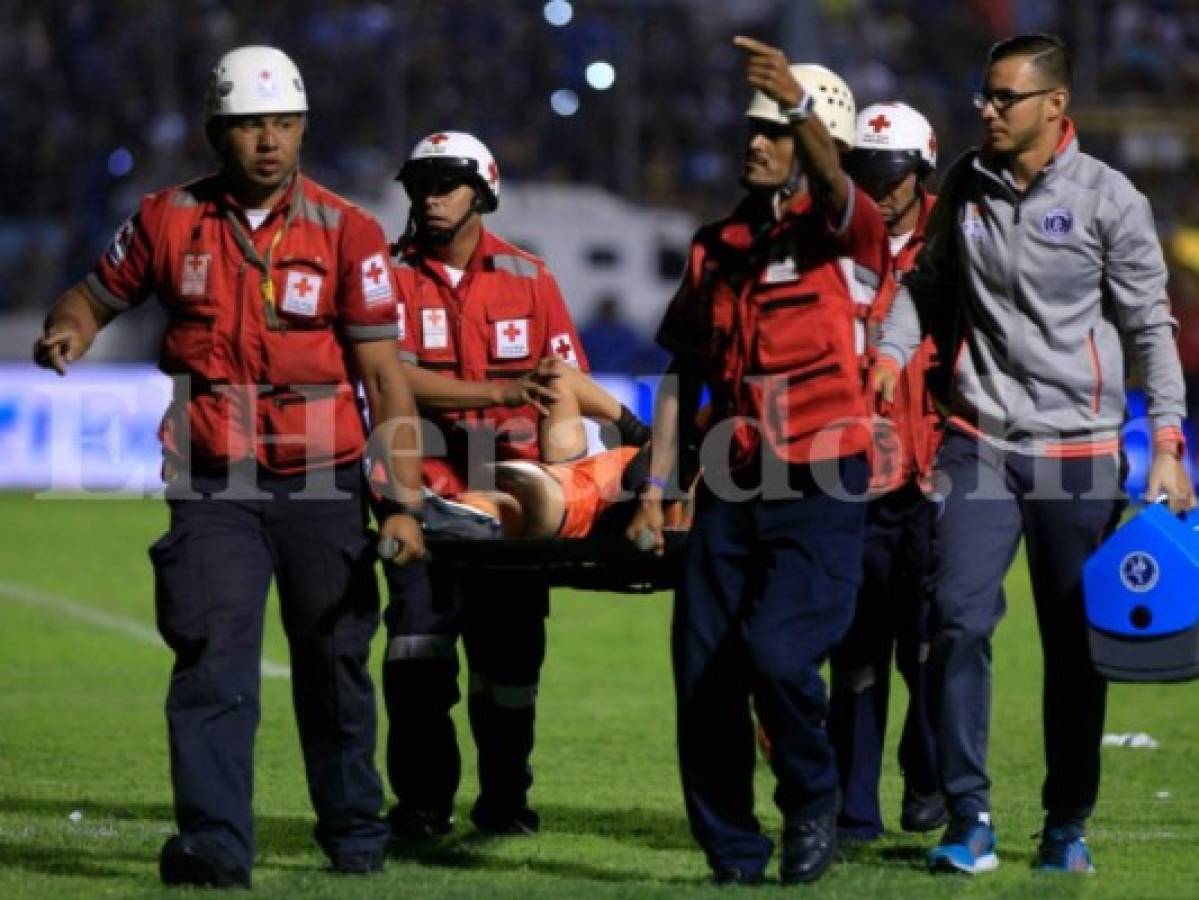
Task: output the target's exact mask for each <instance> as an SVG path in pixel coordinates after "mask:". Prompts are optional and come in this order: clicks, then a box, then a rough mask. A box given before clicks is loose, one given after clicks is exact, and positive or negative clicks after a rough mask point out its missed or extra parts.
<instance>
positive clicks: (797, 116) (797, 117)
mask: <svg viewBox="0 0 1199 900" xmlns="http://www.w3.org/2000/svg"><path fill="white" fill-rule="evenodd" d="M815 107H816V95H815V94H811V93H809V92H808V91H804V95H803V99H801V100H800V101H799V102H798V103H796V104H795V105H794V106H792V107H790V108H788V109H784V110H783V118H784V119H786V120H787V121H788V122H790V123H791V124H792V125H802V124H803V123H804V122H806V121H808V119H810V118H812V110H813V109H815Z"/></svg>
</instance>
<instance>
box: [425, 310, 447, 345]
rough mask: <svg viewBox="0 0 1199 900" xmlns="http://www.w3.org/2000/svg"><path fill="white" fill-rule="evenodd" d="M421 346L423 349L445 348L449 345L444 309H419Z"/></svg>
mask: <svg viewBox="0 0 1199 900" xmlns="http://www.w3.org/2000/svg"><path fill="white" fill-rule="evenodd" d="M420 335H421V347H422V348H423V349H425V350H445V349H446V348H447V347H449V345H450V329H449V323H448V322H446V318H445V310H444V309H436V308H433V309H422V310H421V311H420Z"/></svg>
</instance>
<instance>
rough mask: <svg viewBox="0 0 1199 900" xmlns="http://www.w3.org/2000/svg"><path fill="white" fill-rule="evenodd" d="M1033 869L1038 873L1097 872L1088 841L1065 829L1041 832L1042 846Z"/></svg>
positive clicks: (1051, 829) (1086, 873)
mask: <svg viewBox="0 0 1199 900" xmlns="http://www.w3.org/2000/svg"><path fill="white" fill-rule="evenodd" d="M1032 867H1033V868H1034V869H1035V870H1036V871H1038V872H1079V873H1081V874H1084V875H1089V874H1090V873H1092V872H1094V871H1095V864H1094V863H1093V862H1092V861H1091V851H1090V848H1088V847H1087V840H1086V838H1084V837H1083V836H1082V835H1081V834H1078V833H1077V832H1071V831H1069V830H1067V829H1065V828H1046V829H1045V830H1044V831H1043V832H1041V846H1039V847H1037V858H1036V860H1035V861H1034V862H1033V864H1032Z"/></svg>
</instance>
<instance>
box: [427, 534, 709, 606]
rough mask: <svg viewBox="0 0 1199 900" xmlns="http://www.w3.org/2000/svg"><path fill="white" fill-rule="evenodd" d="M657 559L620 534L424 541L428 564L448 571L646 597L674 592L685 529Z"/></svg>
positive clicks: (668, 539) (668, 542)
mask: <svg viewBox="0 0 1199 900" xmlns="http://www.w3.org/2000/svg"><path fill="white" fill-rule="evenodd" d="M664 535H665V538H666V552H665V553H664V554H663V555H662V556H658V555H656V554H654V553H647V552H645V551H643V550H638V549H637V548H636V547H635V546H634V545H633V544H632V543H631V542H629V541H628V540H627V539H626V538H625V537H624V536H623V534H615V533H598V534H592V535H590V536H588V537H585V538H554V539H549V540H528V539H515V540H514V539H507V538H497V539H493V540H479V541H464V540H459V539H454V538H435V537H434V538H429V539H428V540H426V542H425V547H426V548H427V549H428V551H429V553H430V556H431V559H430V561H429V565H430V566H431V567H434V568H442V569H446V570H451V571H459V570H467V569H468V570H470V571H471V572H472V573H478V572H480V571H491V572H495V573H496V574H497V575H502V574H503V573H505V572H509V573H510V572H514V571H520V572H539V573H541V574H543V575H544V576H545V577H546V580H547V581H548V583H549V585H550V586H551V587H571V588H576V589H578V590H586V591H609V592H613V593H619V594H648V593H652V592H654V591H664V590H671V589H673V588H674V587H675V586H676V584H677V582H678V574H679V567H680V560H681V553H680V551H681V550H682V548H683V545H684V544H685V543H686V540H687V532H685V531H666V532H665V533H664Z"/></svg>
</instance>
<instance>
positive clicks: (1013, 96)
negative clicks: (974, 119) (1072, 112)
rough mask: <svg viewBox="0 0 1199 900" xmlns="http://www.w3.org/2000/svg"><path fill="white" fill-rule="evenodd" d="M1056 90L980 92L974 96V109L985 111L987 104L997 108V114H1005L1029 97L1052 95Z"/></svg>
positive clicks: (1002, 89) (1001, 89) (1006, 89)
mask: <svg viewBox="0 0 1199 900" xmlns="http://www.w3.org/2000/svg"><path fill="white" fill-rule="evenodd" d="M1054 90H1055V88H1044V89H1042V90H1039V91H1024V92H1023V93H1020V92H1018V91H1013V90H1009V89H1008V88H999V89H998V90H994V91H979V92H978V93H976V94H975V95H974V108H975V109H977V110H983V109H986V108H987V104H988V103H991V104H993V105H994V106H995V112H997V113H1005V112H1007V111H1008V110H1009V109H1011V108H1012V107H1013V106H1015V105H1016V104H1017V103H1019V102H1020V101H1021V100H1027V99H1028V98H1029V97H1040V96H1041V95H1042V94H1052V93H1053V92H1054Z"/></svg>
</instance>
